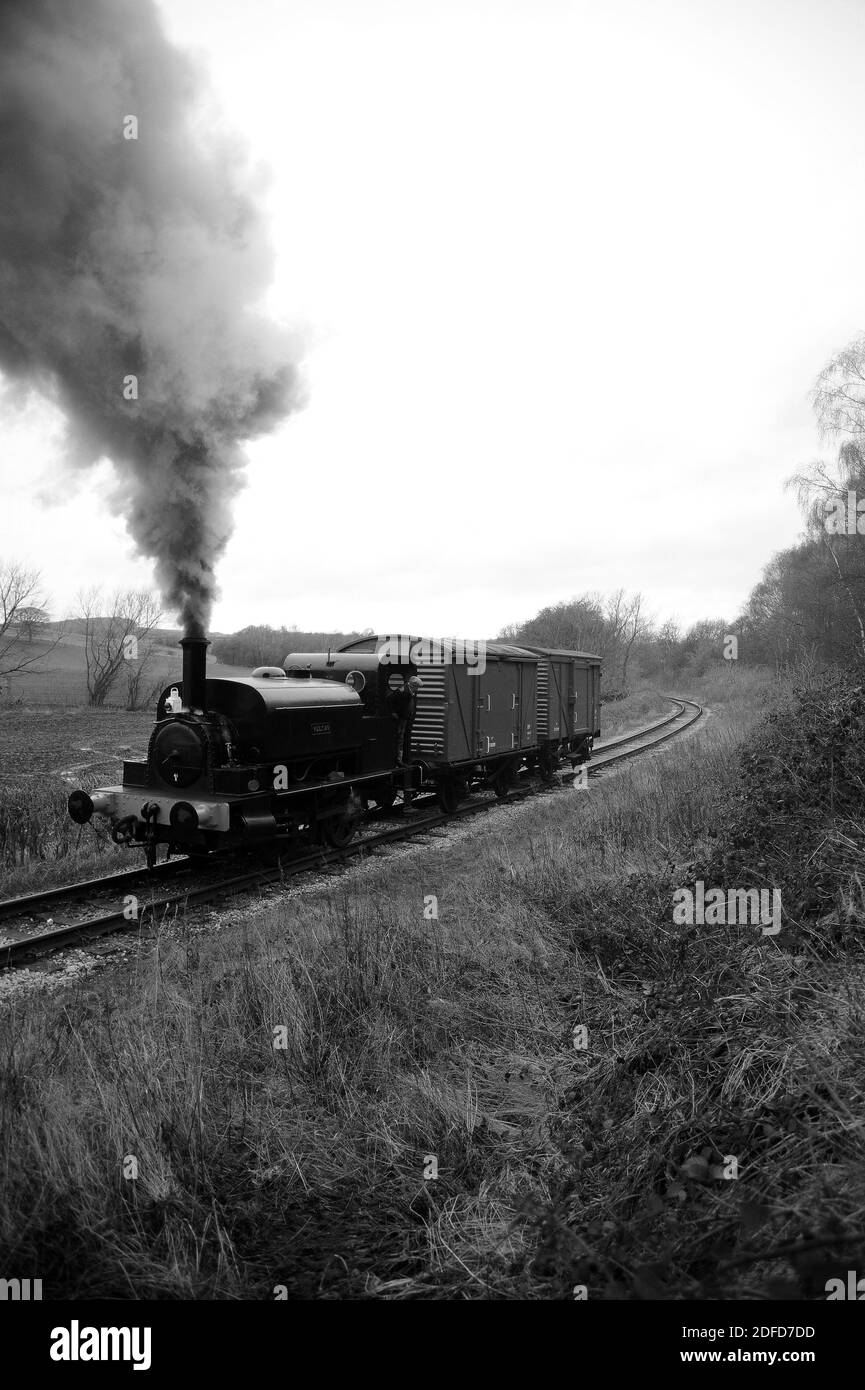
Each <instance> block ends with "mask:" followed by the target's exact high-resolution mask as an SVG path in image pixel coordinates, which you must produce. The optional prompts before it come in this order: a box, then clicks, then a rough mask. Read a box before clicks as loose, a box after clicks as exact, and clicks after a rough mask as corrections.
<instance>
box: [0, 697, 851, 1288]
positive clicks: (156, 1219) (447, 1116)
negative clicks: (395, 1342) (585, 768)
mask: <svg viewBox="0 0 865 1390" xmlns="http://www.w3.org/2000/svg"><path fill="white" fill-rule="evenodd" d="M746 687H747V688H746ZM729 694H730V696H731V698H730V699H729V700H728V702H727V704H726V706H725V707H724V708H722V709H721V710H720V711H719V712H718V713H717V714H716V715H715V717H713V719H712V720H711V721H710V723H709V725H708V727H707V729H706V731H705V732H704V733H703V734H701V735H698V736H693V737H691V738H690V739H688V740H685V741H683V742H682V743H681V744H679V745H675V746H673V747H672V748H671V749H670V750H669V751H668V752H667V753H665V754H663V755H658V756H656V757H654V758H653V759H652V760H651V761H650V762H648V763H639V764H635V765H633V766H632V767H631V768H629V769H627V770H623V771H620V772H618V773H616V774H615V775H608V776H607V777H605V778H604V779H602V780H601V781H599V782H597V783H594V784H593V785H592V786H591V788H590V790H589V791H587V792H582V793H578V792H570V793H568V794H564V793H563V794H562V795H561V796H560V797H558V798H552V799H547V800H545V801H543V802H538V803H534V804H532V806H531V807H530V808H529V809H520V810H518V811H517V810H514V811H511V812H506V813H505V814H506V819H504V820H499V821H491V822H490V823H489V826H488V828H487V829H486V830H477V831H475V832H472V835H471V837H470V838H469V839H468V840H464V841H460V839H459V837H456V838H455V840H454V842H453V843H452V844H450V845H445V846H444V847H442V846H436V847H435V848H434V849H432V848H431V849H427V850H418V851H416V852H413V853H412V854H410V855H408V856H405V857H403V858H398V859H396V860H393V861H385V862H384V863H382V864H380V865H374V866H370V867H369V868H367V869H364V870H363V871H362V872H360V873H358V874H356V875H354V876H353V877H352V881H351V886H349V884H348V883H346V884H345V885H344V886H342V887H340V886H337V888H336V890H335V891H332V892H330V893H325V892H318V891H316V892H314V893H310V894H307V895H299V896H295V897H293V898H291V899H289V900H287V901H286V902H284V903H282V904H278V905H274V906H272V907H268V908H266V909H265V910H263V911H261V912H259V913H258V914H256V915H252V916H250V918H249V920H248V921H246V922H242V921H241V922H239V923H238V924H237V925H236V926H235V927H233V928H231V927H226V926H224V927H223V929H222V930H221V931H220V932H219V933H218V934H215V935H207V936H205V935H203V934H197V935H196V934H192V933H190V934H188V935H187V936H186V937H181V938H178V937H174V938H173V939H168V938H166V939H164V940H163V941H162V943H161V944H160V947H159V949H158V950H156V951H155V952H150V953H146V954H142V956H141V958H140V960H139V962H138V963H137V964H136V966H135V968H134V969H133V970H132V971H131V973H130V974H129V975H128V976H124V977H122V978H115V979H112V978H109V977H105V978H103V979H102V980H101V981H99V982H98V983H97V984H96V985H95V986H94V985H93V984H92V983H91V984H89V985H87V986H86V987H82V988H81V990H80V992H79V993H77V994H76V995H74V996H66V997H64V998H63V999H62V1000H56V1001H54V1002H53V1003H49V1004H48V1005H45V1004H42V1005H40V1006H39V1007H35V1006H34V1005H33V1004H32V1003H23V1002H22V1003H20V1004H18V1005H16V1006H15V1007H14V1008H13V1009H12V1010H11V1011H10V1012H9V1014H8V1015H7V1017H6V1018H5V1020H4V1021H3V1027H2V1031H0V1051H2V1055H3V1058H4V1064H3V1069H2V1087H3V1089H2V1094H0V1155H2V1163H3V1174H4V1182H3V1197H2V1203H0V1256H2V1259H0V1263H2V1265H3V1267H4V1268H6V1269H10V1270H11V1269H14V1270H15V1271H16V1273H19V1274H20V1277H27V1276H28V1275H30V1276H31V1277H41V1278H42V1279H43V1281H45V1289H46V1297H48V1296H64V1295H65V1296H70V1297H79V1298H80V1297H85V1296H98V1295H111V1296H115V1297H124V1296H135V1297H143V1296H163V1297H164V1296H167V1297H175V1298H201V1297H220V1298H271V1297H273V1296H274V1290H275V1289H276V1288H278V1287H279V1286H285V1287H286V1289H287V1290H288V1291H289V1295H290V1296H292V1297H297V1296H309V1297H324V1298H333V1297H348V1298H363V1297H373V1298H386V1299H406V1298H409V1299H411V1298H427V1299H430V1298H432V1299H436V1298H454V1297H457V1298H467V1299H475V1298H519V1297H530V1298H541V1299H548V1298H552V1299H557V1298H569V1297H572V1296H573V1288H574V1286H575V1285H578V1284H585V1285H586V1286H587V1289H588V1295H589V1297H590V1298H612V1299H621V1298H635V1297H636V1298H641V1297H650V1298H651V1297H675V1298H712V1297H734V1296H740V1297H746V1298H764V1297H768V1296H770V1295H772V1294H780V1295H782V1296H783V1295H784V1294H787V1295H788V1296H805V1297H808V1296H815V1297H822V1296H823V1293H822V1287H823V1281H824V1279H825V1278H828V1277H830V1276H831V1275H833V1274H836V1273H838V1272H839V1270H846V1269H847V1267H848V1262H849V1267H851V1268H852V1267H854V1263H855V1257H856V1256H857V1255H858V1256H859V1258H860V1261H861V1256H862V1251H861V1245H859V1242H860V1238H861V1231H862V1213H863V1210H865V1170H863V1169H862V1164H861V1152H862V1123H863V1120H862V1087H863V1080H862V1078H863V1076H865V1066H863V1062H865V1055H863V1054H865V1042H863V1038H865V1033H863V1028H862V1022H863V1014H865V988H863V969H862V960H861V956H859V955H857V954H855V953H851V952H849V951H848V952H847V953H845V954H844V955H841V954H839V953H838V952H835V953H834V954H833V953H832V952H827V951H826V950H825V949H822V950H820V951H818V950H817V949H816V948H815V947H814V945H813V943H812V942H811V941H810V939H809V938H808V936H807V934H806V935H804V936H802V937H800V938H794V937H792V936H791V935H790V934H786V935H785V937H784V938H768V937H763V936H762V935H760V934H759V932H758V931H757V930H756V929H755V928H750V927H743V928H736V927H724V928H701V929H698V928H693V929H687V928H685V929H683V928H674V927H673V926H672V923H671V893H672V887H673V885H677V884H679V883H683V882H687V881H688V880H687V877H683V875H684V874H686V872H687V869H688V864H689V863H690V862H691V857H692V856H693V855H694V853H695V852H698V851H699V850H700V847H701V846H711V845H712V844H713V843H714V840H715V839H717V837H718V836H719V835H720V834H721V833H722V832H721V829H719V827H722V826H723V822H724V816H725V814H726V811H727V808H728V806H729V803H730V798H731V796H732V794H733V791H734V788H735V787H736V785H737V783H736V775H737V773H736V758H735V751H736V747H737V740H739V739H740V738H741V736H742V734H743V733H746V732H748V731H749V729H750V728H751V726H752V724H753V721H754V720H755V719H756V718H757V717H758V714H759V709H758V706H757V700H756V694H757V692H756V689H755V687H754V686H753V684H751V683H750V682H746V681H739V682H738V685H737V687H736V690H734V691H731V692H729ZM698 698H699V696H698ZM707 703H708V701H707ZM713 832H714V836H713ZM695 846H696V847H697V850H696V851H695ZM686 861H687V862H686ZM851 883H852V880H851V882H848V883H847V884H846V885H845V892H846V893H848V895H849V894H850V893H852V892H853V891H854V889H853V887H851ZM430 894H435V895H436V897H437V899H438V912H439V916H438V920H426V919H425V917H424V915H423V914H424V898H425V897H426V896H428V895H430ZM858 905H859V908H860V909H861V906H862V904H861V894H860V895H859V902H858ZM576 1025H584V1026H585V1027H586V1028H587V1030H588V1047H587V1048H586V1049H584V1050H583V1049H577V1048H575V1047H574V1028H575V1026H576ZM274 1029H284V1030H285V1032H284V1035H278V1037H282V1036H284V1040H285V1044H286V1045H285V1047H284V1048H274V1045H273V1044H274ZM731 1155H733V1156H735V1157H736V1160H737V1163H738V1166H739V1173H740V1176H739V1177H738V1179H736V1180H725V1179H724V1178H723V1177H721V1176H720V1172H721V1170H722V1168H723V1163H724V1160H725V1158H726V1159H727V1160H728V1161H729V1157H730V1156H731ZM129 1157H134V1158H135V1160H136V1162H137V1171H138V1176H137V1178H135V1179H131V1178H125V1177H124V1174H123V1164H124V1158H129ZM433 1157H434V1158H435V1160H436V1162H437V1165H438V1177H437V1179H435V1180H431V1179H429V1178H427V1177H425V1176H424V1174H425V1167H426V1169H427V1171H429V1160H430V1159H431V1158H433ZM713 1170H714V1171H713ZM827 1271H828V1272H827Z"/></svg>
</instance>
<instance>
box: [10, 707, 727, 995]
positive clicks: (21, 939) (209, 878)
mask: <svg viewBox="0 0 865 1390" xmlns="http://www.w3.org/2000/svg"><path fill="white" fill-rule="evenodd" d="M668 698H669V699H670V700H671V703H673V704H674V705H676V706H678V708H677V709H676V710H674V712H673V713H672V714H670V715H668V716H666V717H665V718H664V719H661V720H658V721H656V722H655V723H654V724H648V725H645V726H644V727H643V728H640V729H635V730H633V731H632V732H631V733H627V734H622V735H620V736H619V737H617V738H615V739H609V740H604V741H603V742H599V743H598V744H597V745H596V750H595V753H594V756H593V758H592V762H591V765H590V768H589V776H592V777H594V776H596V775H598V774H599V773H602V772H603V770H604V768H608V767H610V766H612V765H613V764H616V763H620V762H623V761H624V760H625V759H627V758H633V757H636V756H638V755H639V754H641V753H646V752H648V751H650V750H651V749H654V748H657V747H659V746H660V745H661V744H664V743H667V742H668V741H669V740H670V739H673V738H676V737H677V736H678V735H679V734H681V733H684V731H685V730H686V729H688V728H690V727H691V726H692V725H693V724H695V723H696V722H697V721H698V720H699V719H700V718H701V716H702V714H703V709H702V707H701V706H700V705H698V704H696V703H695V702H694V701H693V700H681V699H675V698H673V697H672V696H670V697H668ZM566 778H567V774H566ZM544 789H545V788H543V787H542V786H541V785H539V784H538V783H537V782H536V781H534V780H533V781H532V783H531V785H530V786H528V787H526V788H522V789H521V788H519V786H518V787H516V788H515V790H514V791H513V792H512V793H511V795H510V796H509V797H508V798H507V801H509V802H516V801H518V800H522V799H524V798H526V797H528V796H531V795H534V794H536V793H537V792H538V791H539V790H544ZM546 789H548V788H546ZM502 804H503V803H502V802H501V801H499V800H497V799H496V798H495V797H493V796H490V797H489V798H484V799H479V798H478V799H476V800H474V801H469V802H466V803H465V805H463V806H460V807H458V808H457V810H456V811H455V812H453V813H452V814H449V815H447V814H445V813H444V812H442V811H440V810H437V809H435V808H436V802H435V799H434V798H432V797H430V798H424V799H420V798H419V799H418V800H417V801H416V802H414V803H413V806H414V808H415V809H414V811H413V813H412V814H411V816H410V817H407V818H406V819H405V820H404V821H403V822H402V823H401V824H399V825H396V826H390V827H387V828H386V829H383V830H380V831H375V830H373V831H371V832H370V833H368V834H361V836H360V837H359V838H357V839H356V840H353V841H352V843H351V844H350V845H348V846H347V847H346V848H345V849H339V850H337V849H325V848H324V847H316V848H315V849H313V850H311V851H309V852H308V853H305V854H300V855H295V856H293V857H291V858H290V859H280V858H277V859H276V860H273V859H271V860H270V861H269V862H265V863H261V862H260V863H258V864H256V865H254V866H253V867H246V868H244V869H243V870H242V871H241V872H239V873H238V872H232V870H233V869H236V868H237V863H236V862H234V863H233V862H232V861H233V860H234V861H236V856H225V857H224V858H221V859H219V860H216V861H208V862H207V874H206V877H205V876H204V872H203V867H202V865H201V864H196V863H195V861H193V860H190V859H175V860H169V861H168V862H167V863H162V864H159V865H157V866H156V869H155V870H153V871H152V872H148V871H147V870H146V869H129V870H125V871H122V872H120V873H116V874H110V875H107V876H106V877H104V878H97V879H88V880H86V881H83V882H80V883H75V884H66V885H64V886H62V887H56V888H48V889H43V890H41V891H40V892H37V893H31V894H28V895H27V896H26V897H19V898H10V899H7V900H5V901H2V902H0V968H6V967H11V966H17V965H20V964H23V963H24V962H26V961H28V960H31V959H33V958H34V957H39V956H43V955H45V954H50V953H51V952H54V951H57V950H61V949H63V948H66V947H70V946H81V945H84V944H86V943H87V942H90V941H94V940H97V939H98V938H100V937H102V936H107V935H110V934H112V933H114V932H118V931H131V930H133V931H138V932H141V931H143V930H144V929H145V927H146V926H148V925H149V926H153V925H156V924H158V923H159V922H160V921H164V920H167V919H168V918H170V917H171V916H172V915H174V914H176V913H177V912H179V911H181V910H183V911H185V910H186V909H187V908H189V907H200V906H204V905H206V904H207V903H211V902H214V901H216V900H217V899H223V898H228V897H231V896H233V895H234V894H236V893H240V892H243V891H244V890H245V889H248V888H253V887H266V886H267V885H268V884H272V883H278V882H282V881H285V880H286V879H288V878H294V877H297V876H298V875H299V874H303V873H309V872H311V871H318V872H322V871H324V872H327V871H330V870H335V869H336V868H337V867H339V866H340V865H342V864H344V863H345V862H346V860H348V859H349V858H353V857H357V856H363V855H367V854H373V853H375V852H377V851H378V850H381V849H384V848H386V847H387V846H388V845H392V844H395V843H398V842H400V841H403V840H408V839H412V840H414V839H421V840H422V839H423V837H424V835H429V834H430V833H431V832H433V831H436V830H439V829H441V828H442V827H446V826H449V825H452V824H454V823H455V822H457V821H460V820H466V819H468V818H469V817H470V816H474V815H478V814H480V813H481V812H484V811H488V810H490V809H492V808H493V807H495V806H500V805H502ZM505 804H506V803H505ZM214 870H215V871H216V872H215V874H214ZM184 878H189V880H190V882H189V883H188V884H186V885H184V884H183V882H182V880H183V879H184ZM174 879H180V880H181V883H180V885H179V887H178V891H175V892H168V893H165V892H162V891H161V889H162V884H163V883H169V884H170V883H171V882H172V881H173V880H174ZM136 889H139V890H140V891H139V892H135V891H134V890H136ZM82 903H83V904H85V905H89V907H90V909H91V910H92V907H93V906H94V904H95V905H97V906H98V905H105V904H107V905H109V907H110V910H108V911H102V912H98V913H97V914H96V915H93V916H84V917H83V918H80V919H79V920H77V921H73V922H66V923H63V924H62V925H55V924H54V922H53V920H52V919H49V920H48V922H45V923H43V924H41V927H40V926H39V925H38V924H36V929H35V930H34V920H33V919H34V917H36V916H37V915H38V914H40V913H44V912H45V911H46V910H47V909H49V908H52V907H53V909H54V911H56V912H57V913H58V915H67V914H68V912H69V910H70V909H71V910H74V909H75V908H76V906H80V905H81V904H82ZM28 919H29V920H28ZM22 921H24V922H26V926H25V929H24V931H23V932H22V931H21V930H20V929H21V924H22ZM7 924H9V925H12V924H15V925H16V926H17V927H18V930H19V934H17V935H15V936H13V937H11V938H7V936H6V926H7Z"/></svg>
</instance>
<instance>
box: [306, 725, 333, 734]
mask: <svg viewBox="0 0 865 1390" xmlns="http://www.w3.org/2000/svg"><path fill="white" fill-rule="evenodd" d="M309 727H310V731H311V732H312V733H314V734H329V733H330V731H331V730H330V725H329V724H310V726H309Z"/></svg>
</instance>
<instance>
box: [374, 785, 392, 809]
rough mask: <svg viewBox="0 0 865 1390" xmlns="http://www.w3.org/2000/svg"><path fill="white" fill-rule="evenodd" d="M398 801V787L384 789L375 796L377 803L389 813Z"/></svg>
mask: <svg viewBox="0 0 865 1390" xmlns="http://www.w3.org/2000/svg"><path fill="white" fill-rule="evenodd" d="M395 801H396V787H384V788H382V790H381V791H377V792H376V794H375V803H376V805H377V806H378V807H379V809H380V810H382V811H389V810H390V809H391V807H392V806H393V803H394V802H395Z"/></svg>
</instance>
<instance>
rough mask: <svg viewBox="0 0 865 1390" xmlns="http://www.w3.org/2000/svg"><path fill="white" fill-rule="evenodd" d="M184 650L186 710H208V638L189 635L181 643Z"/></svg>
mask: <svg viewBox="0 0 865 1390" xmlns="http://www.w3.org/2000/svg"><path fill="white" fill-rule="evenodd" d="M180 645H181V647H182V648H183V704H184V707H185V708H186V709H201V710H203V709H206V708H207V700H206V682H207V648H208V647H209V646H210V643H209V642H208V640H207V638H206V637H205V636H204V635H203V634H201V635H200V636H199V635H198V634H196V633H187V635H186V636H185V637H184V638H183V640H182V641H181V643H180Z"/></svg>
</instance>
